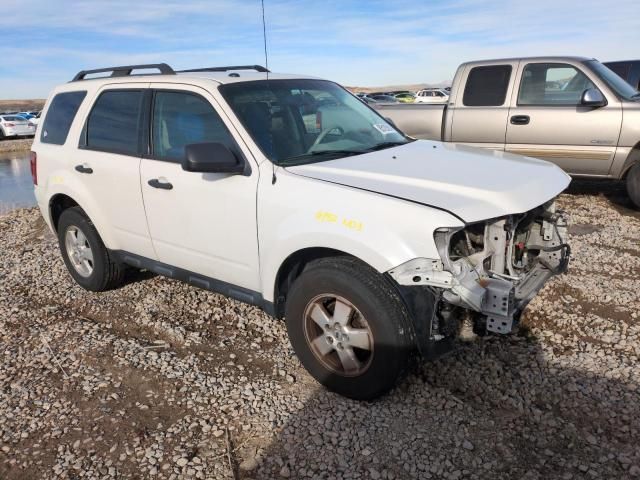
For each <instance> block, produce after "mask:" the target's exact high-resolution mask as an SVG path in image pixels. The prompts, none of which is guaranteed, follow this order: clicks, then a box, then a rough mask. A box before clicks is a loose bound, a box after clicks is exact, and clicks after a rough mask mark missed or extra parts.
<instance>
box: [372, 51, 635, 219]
mask: <svg viewBox="0 0 640 480" xmlns="http://www.w3.org/2000/svg"><path fill="white" fill-rule="evenodd" d="M375 108H376V109H377V110H379V111H380V113H381V114H382V115H383V116H384V117H386V118H388V119H391V120H392V121H393V122H394V123H395V124H396V125H397V126H398V127H399V128H400V129H401V130H402V131H404V132H405V133H406V134H407V135H410V136H412V137H415V138H421V139H429V140H441V141H444V142H456V143H464V144H468V145H472V146H476V147H484V148H491V149H495V150H506V151H509V152H513V153H518V154H521V155H526V156H529V157H537V158H541V159H544V160H548V161H550V162H553V163H555V164H557V165H558V166H560V167H561V168H563V169H564V170H565V171H566V172H567V173H569V174H570V175H573V176H580V177H592V178H605V179H626V185H627V192H628V194H629V197H630V198H631V200H632V202H633V203H634V204H635V205H636V207H638V208H640V93H638V91H637V90H635V89H634V88H633V87H631V86H630V85H629V84H628V83H626V82H625V81H624V80H622V79H621V78H620V77H619V76H618V75H616V74H615V73H613V72H612V71H611V70H609V69H608V68H607V67H605V66H604V65H603V64H602V63H600V62H598V61H597V60H595V59H589V58H580V57H536V58H511V59H502V60H485V61H478V62H468V63H463V64H462V65H460V67H459V68H458V71H457V72H456V75H455V77H454V79H453V85H452V87H451V96H450V97H449V101H448V103H447V104H442V105H433V104H431V105H430V104H389V105H376V106H375Z"/></svg>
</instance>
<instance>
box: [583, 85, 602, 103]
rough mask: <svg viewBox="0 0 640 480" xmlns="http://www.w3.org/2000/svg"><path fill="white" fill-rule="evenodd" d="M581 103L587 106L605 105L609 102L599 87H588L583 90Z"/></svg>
mask: <svg viewBox="0 0 640 480" xmlns="http://www.w3.org/2000/svg"><path fill="white" fill-rule="evenodd" d="M580 103H581V104H582V105H584V106H585V107H604V106H605V105H606V104H607V99H606V98H604V95H602V92H601V91H600V90H598V89H597V88H587V89H586V90H585V91H584V92H582V98H581V99H580Z"/></svg>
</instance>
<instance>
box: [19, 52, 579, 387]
mask: <svg viewBox="0 0 640 480" xmlns="http://www.w3.org/2000/svg"><path fill="white" fill-rule="evenodd" d="M151 69H157V70H159V73H158V74H151V73H148V71H149V70H151ZM140 70H146V71H147V73H146V74H140V75H136V74H135V72H137V71H140ZM105 74H107V75H108V76H106V77H104V76H103V77H101V78H89V77H90V76H93V77H95V76H96V75H105ZM38 132H39V133H38V136H37V138H36V139H35V141H34V143H33V152H32V158H31V170H32V173H33V178H34V183H35V185H36V186H35V194H36V198H37V201H38V205H39V207H40V210H41V212H42V215H43V217H44V219H45V221H46V222H47V224H48V225H49V226H50V228H51V229H52V231H53V232H55V234H56V235H57V237H58V241H59V245H60V250H61V253H62V258H63V260H64V262H65V264H66V266H67V269H68V270H69V273H70V275H71V276H72V277H73V279H74V280H75V281H76V282H77V283H78V284H79V285H80V286H81V287H83V288H85V289H88V290H92V291H102V290H106V289H110V288H115V287H117V286H119V285H120V284H121V283H122V279H123V274H124V272H125V269H127V268H137V269H148V270H150V271H152V272H155V273H157V274H160V275H165V276H168V277H171V278H176V279H179V280H182V281H186V282H189V283H191V284H192V285H195V286H197V287H200V288H205V289H209V290H212V291H215V292H219V293H222V294H224V295H227V296H229V297H232V298H234V299H237V300H240V301H243V302H247V303H250V304H253V305H256V306H258V307H260V308H262V309H264V310H265V311H267V312H268V313H270V314H272V315H274V316H276V317H279V318H283V317H284V318H285V319H286V325H287V331H288V334H289V338H290V340H291V344H292V346H293V348H294V350H295V352H296V354H297V355H298V357H299V358H300V360H301V362H302V364H303V365H304V366H305V367H306V368H307V369H308V371H309V372H310V373H311V374H312V375H313V376H314V377H315V378H316V379H317V380H318V381H319V382H321V383H322V384H324V385H326V386H327V387H328V388H330V389H332V390H335V391H337V392H340V393H341V394H343V395H347V396H349V397H352V398H360V399H365V398H366V399H368V398H373V397H375V396H377V395H380V394H381V393H383V392H384V391H386V390H388V389H389V388H391V387H392V386H393V385H394V383H395V382H396V381H397V379H398V378H399V377H400V376H401V374H402V373H403V372H404V371H406V367H407V365H408V362H409V359H410V358H411V356H412V355H414V353H416V352H418V353H420V354H424V355H428V354H430V353H433V352H434V351H436V350H440V349H441V348H440V347H441V346H442V345H443V344H445V345H446V344H447V343H448V342H447V340H448V339H452V338H454V337H455V335H456V334H457V332H458V327H459V325H460V321H461V319H462V318H463V317H464V315H465V312H471V314H472V315H473V316H474V318H475V322H476V327H477V328H478V329H481V330H482V331H490V332H497V333H508V332H510V331H511V330H512V329H513V328H514V326H515V325H517V322H518V318H519V316H520V314H521V312H522V310H523V309H524V307H525V306H526V305H527V303H528V302H529V301H530V300H531V298H532V297H533V296H534V295H535V294H536V292H537V291H538V290H539V289H540V288H541V287H542V286H543V284H544V283H545V282H546V281H547V280H548V279H549V278H550V277H551V276H552V275H555V274H558V273H561V272H563V271H564V269H565V268H566V267H567V262H568V260H569V247H568V245H567V244H566V241H565V237H566V222H565V219H564V216H563V215H562V212H560V211H558V210H557V209H556V207H555V204H554V197H556V196H557V195H558V194H559V193H560V192H561V191H562V190H564V188H565V187H566V186H567V185H568V183H569V177H568V176H567V175H566V174H565V173H564V172H562V170H560V169H559V168H557V167H556V166H554V165H552V164H550V163H548V162H544V161H540V160H535V159H526V158H524V157H520V156H515V155H510V154H507V153H504V152H482V151H476V150H472V149H469V148H466V147H464V146H455V145H447V144H443V143H440V142H432V141H424V140H417V141H416V140H413V139H410V138H407V137H406V136H405V135H404V134H402V133H401V132H399V131H398V130H396V129H395V128H394V127H393V126H392V125H390V124H389V123H388V122H386V121H385V120H384V118H382V117H381V116H380V115H378V114H377V113H376V112H375V111H374V110H372V109H371V108H369V107H368V106H367V105H365V104H364V103H362V102H361V101H360V100H358V99H357V98H356V97H354V96H353V95H351V94H350V93H349V92H348V91H346V90H345V89H344V88H342V87H341V86H339V85H337V84H335V83H333V82H330V81H326V80H319V79H315V78H310V77H304V76H300V75H284V74H273V73H271V72H269V71H268V70H266V69H265V68H263V67H259V66H248V67H215V68H204V69H196V70H191V71H181V72H176V71H174V70H173V69H172V68H171V67H169V66H168V65H166V64H159V65H139V66H128V67H111V68H107V69H99V70H94V71H83V72H80V73H78V74H77V75H76V77H75V78H74V80H73V81H71V82H69V83H66V84H64V85H61V86H58V87H56V88H55V89H54V91H53V92H52V94H51V95H50V96H49V99H48V100H47V103H46V105H45V108H44V111H43V122H42V125H41V126H40V128H39V130H38Z"/></svg>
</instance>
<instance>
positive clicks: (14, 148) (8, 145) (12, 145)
mask: <svg viewBox="0 0 640 480" xmlns="http://www.w3.org/2000/svg"><path fill="white" fill-rule="evenodd" d="M32 143H33V138H20V139H18V140H9V139H6V138H5V139H4V140H0V153H5V152H21V151H29V149H30V148H31V144H32Z"/></svg>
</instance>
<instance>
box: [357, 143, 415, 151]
mask: <svg viewBox="0 0 640 480" xmlns="http://www.w3.org/2000/svg"><path fill="white" fill-rule="evenodd" d="M407 143H409V142H382V143H379V144H377V145H374V146H373V147H371V148H368V149H367V152H375V151H377V150H384V149H385V148H391V147H398V146H400V145H406V144H407Z"/></svg>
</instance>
